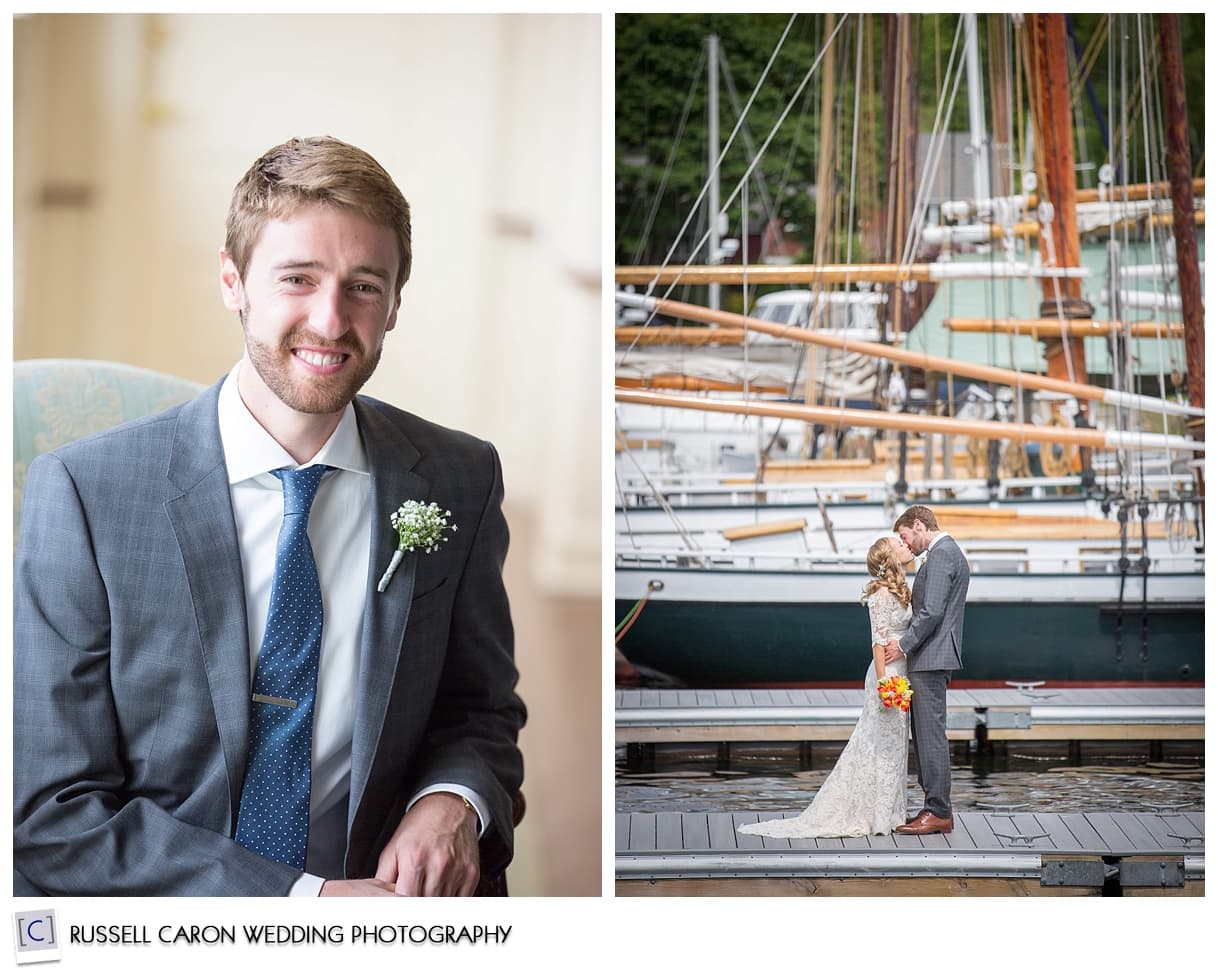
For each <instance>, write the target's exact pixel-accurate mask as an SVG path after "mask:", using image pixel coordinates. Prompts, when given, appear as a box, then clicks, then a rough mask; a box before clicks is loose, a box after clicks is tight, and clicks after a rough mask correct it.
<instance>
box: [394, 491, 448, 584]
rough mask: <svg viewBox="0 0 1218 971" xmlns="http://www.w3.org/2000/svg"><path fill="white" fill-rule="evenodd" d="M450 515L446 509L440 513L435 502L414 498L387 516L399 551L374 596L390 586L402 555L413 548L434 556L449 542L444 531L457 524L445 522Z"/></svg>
mask: <svg viewBox="0 0 1218 971" xmlns="http://www.w3.org/2000/svg"><path fill="white" fill-rule="evenodd" d="M451 515H452V512H451V511H450V510H447V509H446V510H444V511H443V512H441V511H440V507H439V506H437V505H436V504H435V503H434V502H429V503H427V504H426V505H424V504H423V503H421V502H417V501H415V500H414V499H407V500H406V501H405V502H404V503H402V505H401V506H400V507H399V508H397V509H395V510H394V511H393V512H392V513H390V515H389V525H391V526H392V527H393V528H394V531H395V532H396V533H397V534H398V548H397V550H396V551H395V552H394V554H393V559H392V560H391V561H390V562H389V568H388V569H387V570H385V575H384V576H382V577H381V581H380V583H378V584H377V585H376V591H377V593H384V592H385V588H386V587H387V586H389V581H390V580H391V579H392V578H393V574H394V571H395V570H397V568H398V564H399V563H401V562H402V557H403V556H404V555H405V554H407V553H409V552H411V551H412V550H416V549H421V550H422V551H423V552H424V553H434V552H435V551H436V550H438V549H439V548H440V544H441V543H447V542H448V537H447V536H445V535H444V531H445V530H446V529H451V530H452V531H453V532H456V531H457V527H456V524H454V523H450V522H449V521H448V517H449V516H451Z"/></svg>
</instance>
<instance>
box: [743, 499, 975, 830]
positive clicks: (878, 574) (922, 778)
mask: <svg viewBox="0 0 1218 971" xmlns="http://www.w3.org/2000/svg"><path fill="white" fill-rule="evenodd" d="M892 529H893V533H894V534H895V535H892V536H884V537H881V538H880V539H878V540H876V542H875V543H874V544H873V545H872V547H871V549H870V550H869V551H868V553H867V571H868V573H869V574H870V575H871V580H870V581H869V582H868V583H867V585H866V586H865V587H864V589H863V600H862V602H863V603H864V604H865V605H866V606H867V609H868V613H869V615H870V619H871V645H872V662H871V666H870V667H868V669H867V677H866V683H865V688H864V692H863V709H862V714H861V716H860V717H859V720H858V723H857V724H856V725H855V727H854V731H853V733H852V734H851V736H850V741H849V742H847V743H846V747H845V748H844V749H843V750H842V753H841V755H840V756H839V757H838V761H837V764H836V765H835V766H834V768H833V771H832V772H831V773H830V774H829V777H828V778H827V779H826V780H825V783H824V785H823V786H821V788H820V790H819V791H818V792H817V793H816V796H815V798H814V799H813V800H812V804H811V805H810V806H808V808H807V809H805V810H804V811H803V812H802V813H800V814H799V815H798V816H794V817H791V818H788V819H771V820H765V821H762V822H759V823H749V824H746V825H744V826H741V827H740V832H742V833H746V834H748V835H752V836H772V837H783V838H812V837H819V836H824V837H845V836H868V835H873V834H878V835H885V834H888V833H891V832H894V831H895V832H897V833H901V834H906V835H915V836H921V835H926V834H930V833H950V832H951V831H952V826H953V820H952V805H951V760H950V756H949V752H948V746H947V686H948V683H949V682H950V681H951V678H952V673H953V672H955V671H957V670H959V668H960V667H961V647H962V641H963V631H964V600H965V596H966V594H967V593H968V583H969V569H968V562H967V560H966V559H965V557H964V554H963V553H962V552H961V550H960V547H959V546H957V545H956V542H955V540H953V539H952V538H951V537H950V536H948V535H947V533H945V532H943V531H942V530H941V529H940V528H939V523H938V520H937V519H936V518H935V514H934V512H932V511H931V510H930V509H928V508H927V507H926V506H910V507H909V508H908V509H906V510H905V511H904V512H903V513H902V514H901V515H900V516H899V517H898V518H897V521H896V523H895V524H894V525H893V527H892ZM923 554H925V559H924V561H923V563H922V566H921V567H920V568H919V569H918V571H917V573H916V575H915V576H914V582H913V587H912V589H911V588H910V586H909V584H908V582H907V581H906V578H905V572H906V569H907V568H908V566H909V564H910V563H911V562H912V561H913V560H914V558H915V557H917V556H922V555H923ZM891 675H899V676H901V677H904V678H907V679H908V681H909V684H910V686H911V687H912V689H913V696H912V698H911V699H910V711H909V712H905V711H902V710H901V708H900V707H891V708H889V707H885V705H884V703H883V701H882V700H881V698H880V694H879V690H878V684H879V682H881V681H883V680H884V679H885V678H886V677H888V676H891ZM911 724H912V728H913V740H914V750H915V752H916V754H917V757H918V785H919V786H921V788H922V791H923V792H924V794H925V801H924V803H923V808H922V810H921V812H919V813H918V814H917V815H915V816H913V817H912V818H910V819H906V818H905V812H906V809H905V786H906V769H907V761H908V757H909V741H908V740H909V729H910V725H911Z"/></svg>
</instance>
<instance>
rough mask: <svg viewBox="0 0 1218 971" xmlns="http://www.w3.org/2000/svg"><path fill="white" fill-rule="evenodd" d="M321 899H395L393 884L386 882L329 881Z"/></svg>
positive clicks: (322, 891)
mask: <svg viewBox="0 0 1218 971" xmlns="http://www.w3.org/2000/svg"><path fill="white" fill-rule="evenodd" d="M318 896H319V897H393V896H396V894H395V893H394V892H393V884H392V883H386V882H385V881H384V880H327V881H326V882H325V883H323V884H322V885H321V893H319V894H318Z"/></svg>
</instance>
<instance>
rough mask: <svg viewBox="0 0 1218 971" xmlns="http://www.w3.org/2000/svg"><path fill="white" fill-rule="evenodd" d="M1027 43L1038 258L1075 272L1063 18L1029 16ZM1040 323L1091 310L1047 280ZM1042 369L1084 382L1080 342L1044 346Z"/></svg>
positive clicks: (1073, 287) (1060, 283)
mask: <svg viewBox="0 0 1218 971" xmlns="http://www.w3.org/2000/svg"><path fill="white" fill-rule="evenodd" d="M1027 25H1028V43H1029V45H1030V48H1031V55H1032V63H1033V65H1034V70H1033V78H1032V80H1033V82H1034V84H1035V91H1034V92H1033V99H1032V105H1033V110H1034V112H1035V115H1036V128H1037V131H1038V132H1039V135H1040V137H1039V139H1038V140H1037V145H1038V148H1039V152H1038V154H1039V156H1040V157H1039V159H1038V163H1039V164H1038V165H1037V169H1038V170H1039V172H1040V184H1039V186H1038V195H1039V197H1040V200H1041V202H1042V203H1044V202H1047V203H1049V205H1050V206H1051V207H1052V222H1051V224H1050V230H1051V232H1050V233H1049V234H1045V233H1042V234H1041V237H1040V253H1041V258H1042V260H1043V261H1044V263H1045V264H1046V265H1050V266H1059V267H1077V266H1079V265H1080V262H1081V257H1080V250H1079V240H1078V219H1077V216H1076V205H1077V202H1078V200H1077V199H1076V197H1075V185H1074V140H1073V138H1072V133H1071V130H1070V128H1071V125H1070V117H1071V115H1070V73H1069V68H1068V65H1067V63H1066V16H1065V14H1060V13H1051V14H1029V15H1028V16H1027ZM1041 290H1042V295H1043V297H1044V299H1043V301H1042V302H1041V305H1040V316H1041V317H1064V318H1065V319H1067V320H1078V319H1084V318H1088V317H1091V315H1092V313H1093V312H1094V311H1093V308H1092V307H1091V305H1090V304H1089V303H1087V301H1085V300H1084V299H1083V298H1082V286H1081V285H1080V283H1079V282H1078V281H1077V280H1071V279H1065V280H1053V279H1046V280H1043V281H1042V283H1041ZM1045 365H1046V368H1047V370H1048V373H1049V374H1050V375H1051V376H1052V377H1057V378H1068V379H1070V380H1073V381H1079V382H1083V381H1086V380H1087V367H1086V361H1085V359H1084V356H1083V342H1082V341H1081V340H1078V339H1070V338H1067V339H1066V340H1064V341H1063V340H1061V339H1059V338H1051V339H1049V340H1046V341H1045Z"/></svg>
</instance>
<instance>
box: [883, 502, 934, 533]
mask: <svg viewBox="0 0 1218 971" xmlns="http://www.w3.org/2000/svg"><path fill="white" fill-rule="evenodd" d="M914 523H921V524H922V525H923V526H925V527H926V528H927V529H933V530H936V531H937V530H938V529H939V520H937V519H935V514H934V513H933V512H932V511H931V509H930V507H929V506H910V507H909V508H908V509H906V510H905V511H904V512H903V513H901V515H899V516H898V517H897V521H896V522H895V523H893V524H892V531H893V532H894V533H895V532H896V531H897V530H899V529H900V528H901V527H902V526H906V527H909V528H913V524H914Z"/></svg>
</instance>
